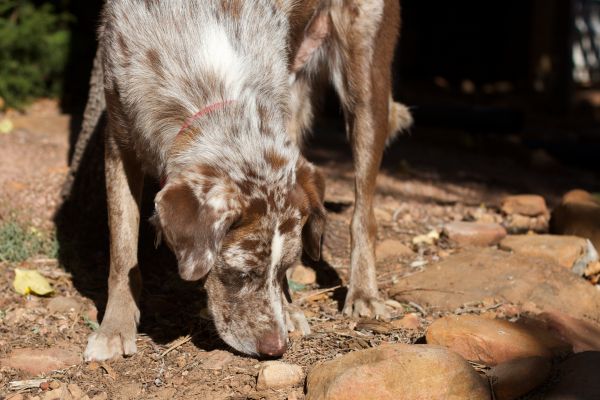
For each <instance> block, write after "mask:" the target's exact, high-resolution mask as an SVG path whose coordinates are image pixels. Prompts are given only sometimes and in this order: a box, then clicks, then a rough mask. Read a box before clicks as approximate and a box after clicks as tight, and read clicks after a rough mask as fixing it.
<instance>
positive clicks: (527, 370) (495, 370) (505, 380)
mask: <svg viewBox="0 0 600 400" xmlns="http://www.w3.org/2000/svg"><path fill="white" fill-rule="evenodd" d="M551 370H552V363H551V362H550V360H549V359H547V358H544V357H528V358H520V359H516V360H513V361H509V362H506V363H502V364H498V365H496V366H495V367H492V368H491V369H490V370H489V371H488V372H487V375H488V376H489V377H490V379H491V382H492V390H493V391H494V395H495V397H494V398H495V399H497V400H514V399H516V398H519V397H521V396H523V395H524V394H527V393H529V392H531V391H532V390H533V389H535V388H537V387H538V386H540V385H541V384H542V383H544V382H545V381H546V379H548V376H549V375H550V371H551Z"/></svg>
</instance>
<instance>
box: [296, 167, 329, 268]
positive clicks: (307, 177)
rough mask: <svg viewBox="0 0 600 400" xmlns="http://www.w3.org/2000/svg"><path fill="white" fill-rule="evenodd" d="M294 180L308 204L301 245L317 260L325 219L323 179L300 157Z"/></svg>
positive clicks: (314, 168)
mask: <svg viewBox="0 0 600 400" xmlns="http://www.w3.org/2000/svg"><path fill="white" fill-rule="evenodd" d="M296 182H297V187H298V188H299V189H300V190H301V192H302V194H303V196H304V199H305V204H307V205H308V210H307V212H308V218H307V220H306V223H305V224H304V227H303V228H302V246H303V248H304V251H305V252H306V254H307V255H308V256H309V257H310V258H312V259H313V260H315V261H318V260H319V259H320V258H321V237H322V236H323V232H324V231H325V221H326V213H325V207H323V199H324V198H325V179H324V178H323V175H322V174H321V172H320V171H319V170H317V168H316V167H315V166H314V165H312V164H311V163H309V162H308V161H306V160H303V159H301V160H300V161H298V165H297V167H296Z"/></svg>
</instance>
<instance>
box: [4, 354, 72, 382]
mask: <svg viewBox="0 0 600 400" xmlns="http://www.w3.org/2000/svg"><path fill="white" fill-rule="evenodd" d="M80 362H81V349H79V348H78V347H69V348H59V347H53V348H50V349H17V350H13V351H12V352H11V353H10V354H9V355H8V357H6V358H4V359H2V360H0V365H2V366H3V367H9V368H15V369H20V370H21V371H24V372H27V373H28V374H31V375H39V374H43V373H47V372H50V371H54V370H57V369H63V368H67V367H71V366H73V365H77V364H79V363H80Z"/></svg>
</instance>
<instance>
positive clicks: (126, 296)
mask: <svg viewBox="0 0 600 400" xmlns="http://www.w3.org/2000/svg"><path fill="white" fill-rule="evenodd" d="M399 14H400V10H399V2H398V0H306V1H297V0H254V1H243V0H203V1H189V0H170V1H162V2H161V1H158V0H107V2H106V4H105V6H104V9H103V12H102V22H101V26H100V29H99V47H98V53H97V58H96V62H95V69H94V71H93V74H94V76H95V77H96V78H98V77H101V79H102V83H101V85H96V86H93V87H92V89H93V90H92V94H90V99H89V101H88V107H95V108H98V105H99V104H100V105H103V104H104V102H103V101H102V100H98V98H93V93H96V95H97V96H103V97H104V100H105V104H106V112H107V117H108V119H107V120H108V122H107V128H106V132H105V171H106V172H105V174H106V185H107V186H106V188H107V203H108V222H109V233H110V275H109V291H108V294H109V296H108V303H107V306H106V311H105V314H104V318H103V320H102V324H101V326H100V329H99V330H98V331H97V332H95V333H93V334H91V336H90V337H89V339H88V344H87V348H86V350H85V353H84V357H85V359H86V360H104V359H109V358H112V357H115V356H119V355H130V354H133V353H135V352H136V344H135V339H136V330H137V324H138V321H139V316H140V312H139V308H138V305H137V301H138V296H139V293H140V288H141V276H140V272H139V267H138V259H137V245H138V226H139V220H140V210H139V207H140V206H139V203H140V197H141V192H142V186H143V181H144V177H145V176H152V177H154V178H156V179H158V180H159V181H160V182H161V189H160V191H159V192H158V194H157V195H156V197H155V215H154V216H153V217H152V221H153V223H154V224H155V226H156V229H157V235H159V236H161V237H162V238H163V239H164V240H165V241H166V243H167V244H168V246H169V247H170V248H171V250H172V251H173V253H174V254H175V256H176V258H177V261H178V271H179V274H180V276H181V277H182V278H183V279H184V280H199V279H204V280H205V282H204V286H205V288H206V292H207V295H208V306H209V310H210V312H211V314H212V317H213V319H214V323H215V326H216V328H217V331H218V332H219V335H220V336H221V338H222V339H223V340H224V341H225V342H226V343H227V344H229V345H230V346H231V347H233V348H234V349H236V350H237V351H240V352H242V353H245V354H249V355H260V356H280V355H282V354H283V353H284V352H285V350H286V342H287V334H288V331H289V330H293V329H299V330H301V332H302V333H307V332H309V329H310V328H309V327H308V324H307V323H306V320H305V319H304V318H303V316H302V314H301V313H299V312H298V311H297V310H295V309H294V308H293V306H291V305H290V304H289V303H288V301H287V300H286V297H285V292H286V279H285V276H286V270H287V269H288V268H289V267H290V266H292V265H294V264H295V263H296V262H297V261H298V259H299V257H300V255H301V252H302V251H304V252H305V253H306V254H307V255H308V256H310V257H312V258H313V259H317V260H318V259H319V258H320V246H321V237H322V235H323V231H324V228H325V219H326V212H325V209H324V206H323V200H324V193H325V184H324V179H323V176H322V175H321V173H320V172H319V171H318V170H317V168H316V167H315V166H313V165H312V164H311V163H309V162H308V161H307V160H306V159H304V158H303V156H302V155H301V152H300V149H301V146H302V137H303V135H304V133H305V132H306V131H308V130H309V129H310V127H311V122H312V116H313V112H312V106H311V97H312V93H313V91H314V89H315V88H317V87H318V85H322V82H323V80H322V78H324V77H325V78H328V79H329V80H330V81H331V83H332V84H333V87H334V88H335V90H336V91H337V93H338V95H339V97H340V99H341V104H342V106H343V110H344V113H345V119H346V126H347V132H348V137H349V140H350V143H351V147H352V153H353V159H354V165H355V188H356V201H355V208H354V214H353V217H352V222H351V227H350V230H351V249H352V252H351V266H350V283H349V287H348V293H347V297H346V300H345V306H344V309H343V312H344V313H345V314H346V315H350V316H371V317H376V316H380V317H385V316H386V310H385V306H384V303H383V302H382V298H381V297H380V295H379V293H378V288H377V282H376V276H375V254H374V246H375V234H376V221H375V217H374V213H373V195H374V190H375V180H376V176H377V173H378V170H379V167H380V163H381V158H382V153H383V150H384V147H385V145H386V143H387V142H388V141H389V140H390V139H391V138H392V137H393V136H394V135H395V133H396V132H398V131H401V130H403V129H406V128H408V127H409V126H410V124H411V122H412V119H411V116H410V113H409V111H408V109H407V108H406V107H405V106H403V105H401V104H399V103H396V102H394V101H393V100H392V97H391V79H392V78H391V63H392V58H393V53H394V48H395V44H396V40H397V36H398V30H399ZM102 92H103V93H102ZM90 104H92V105H90Z"/></svg>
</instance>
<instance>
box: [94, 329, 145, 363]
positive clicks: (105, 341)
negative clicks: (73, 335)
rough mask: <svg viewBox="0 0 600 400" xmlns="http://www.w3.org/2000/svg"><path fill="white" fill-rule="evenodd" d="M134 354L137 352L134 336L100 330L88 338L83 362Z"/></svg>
mask: <svg viewBox="0 0 600 400" xmlns="http://www.w3.org/2000/svg"><path fill="white" fill-rule="evenodd" d="M135 352H137V346H136V345H135V334H129V335H126V334H123V333H119V332H110V333H104V332H102V328H100V330H99V331H98V332H96V333H92V334H91V335H90V337H89V338H88V344H87V347H86V348H85V351H84V353H83V358H84V360H85V361H103V360H109V359H111V358H115V357H119V356H121V355H132V354H134V353H135Z"/></svg>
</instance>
